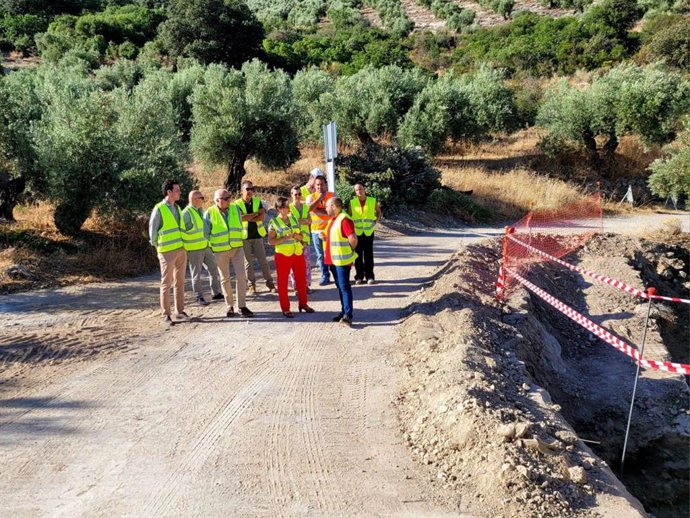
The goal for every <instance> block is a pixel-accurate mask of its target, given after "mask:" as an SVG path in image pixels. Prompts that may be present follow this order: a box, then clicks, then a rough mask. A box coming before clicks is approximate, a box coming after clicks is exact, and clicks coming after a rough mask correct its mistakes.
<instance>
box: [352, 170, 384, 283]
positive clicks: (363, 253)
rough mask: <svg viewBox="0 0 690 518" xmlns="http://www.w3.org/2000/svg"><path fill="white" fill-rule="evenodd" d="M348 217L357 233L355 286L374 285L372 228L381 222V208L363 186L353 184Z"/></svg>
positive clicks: (361, 184)
mask: <svg viewBox="0 0 690 518" xmlns="http://www.w3.org/2000/svg"><path fill="white" fill-rule="evenodd" d="M350 215H351V216H352V220H353V221H354V222H355V232H356V233H357V250H355V251H356V252H357V260H356V261H355V284H365V283H366V284H374V283H375V282H376V281H375V280H374V228H375V227H376V224H377V223H378V222H379V221H380V220H381V207H379V203H378V201H376V198H373V197H371V196H367V191H366V189H365V187H364V184H363V183H361V182H359V183H356V184H355V197H354V198H352V199H351V200H350Z"/></svg>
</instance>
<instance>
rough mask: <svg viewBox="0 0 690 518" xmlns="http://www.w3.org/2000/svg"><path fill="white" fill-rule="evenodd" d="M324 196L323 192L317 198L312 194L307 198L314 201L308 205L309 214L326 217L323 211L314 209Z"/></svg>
mask: <svg viewBox="0 0 690 518" xmlns="http://www.w3.org/2000/svg"><path fill="white" fill-rule="evenodd" d="M325 196H326V194H325V193H323V192H322V193H320V194H319V195H318V196H315V195H314V194H312V195H311V196H310V197H309V199H312V198H314V201H312V202H310V203H309V212H313V213H314V214H318V215H319V216H325V215H326V211H325V210H323V209H317V208H316V207H317V206H318V205H319V203H321V200H323V199H324V197H325Z"/></svg>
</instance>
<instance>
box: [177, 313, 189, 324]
mask: <svg viewBox="0 0 690 518" xmlns="http://www.w3.org/2000/svg"><path fill="white" fill-rule="evenodd" d="M187 321H189V315H188V314H187V313H185V312H184V311H183V312H182V313H178V314H177V315H175V322H187Z"/></svg>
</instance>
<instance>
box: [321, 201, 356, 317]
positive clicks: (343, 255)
mask: <svg viewBox="0 0 690 518" xmlns="http://www.w3.org/2000/svg"><path fill="white" fill-rule="evenodd" d="M326 212H328V215H329V216H330V218H331V219H330V220H329V222H328V224H327V225H326V228H325V229H324V231H323V235H322V239H323V241H324V261H325V263H326V265H328V268H329V270H330V272H331V273H332V274H333V280H334V281H335V286H336V287H337V288H338V295H339V296H340V313H339V314H338V315H336V316H335V317H334V318H333V321H334V322H340V323H341V324H345V325H347V326H351V325H352V316H353V299H352V286H351V285H350V271H351V270H352V263H354V261H355V259H356V258H357V254H356V253H355V248H357V234H355V225H354V223H353V222H352V219H350V216H348V215H347V213H346V212H344V211H343V200H341V199H340V198H331V199H329V200H328V202H326Z"/></svg>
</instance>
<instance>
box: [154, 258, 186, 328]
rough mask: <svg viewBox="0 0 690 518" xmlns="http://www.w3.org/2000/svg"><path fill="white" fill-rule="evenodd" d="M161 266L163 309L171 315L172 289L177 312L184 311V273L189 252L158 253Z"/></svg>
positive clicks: (166, 313) (164, 312) (165, 313)
mask: <svg viewBox="0 0 690 518" xmlns="http://www.w3.org/2000/svg"><path fill="white" fill-rule="evenodd" d="M158 262H159V263H160V265H161V309H162V310H163V314H164V315H170V288H174V292H175V311H176V312H177V313H178V314H179V313H182V312H183V311H184V273H185V268H187V252H186V251H185V249H184V248H178V249H177V250H173V251H172V252H165V253H163V254H161V253H158Z"/></svg>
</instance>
